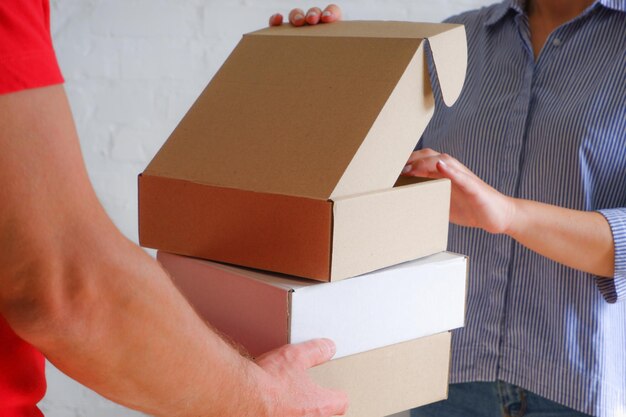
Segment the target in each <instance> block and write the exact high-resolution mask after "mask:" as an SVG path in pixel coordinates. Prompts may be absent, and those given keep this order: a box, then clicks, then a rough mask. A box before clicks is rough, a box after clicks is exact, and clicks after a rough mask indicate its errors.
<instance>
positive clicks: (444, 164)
mask: <svg viewBox="0 0 626 417" xmlns="http://www.w3.org/2000/svg"><path fill="white" fill-rule="evenodd" d="M437 163H438V164H439V165H441V166H442V167H444V168H448V164H446V163H445V162H443V161H442V160H441V159H440V160H438V161H437Z"/></svg>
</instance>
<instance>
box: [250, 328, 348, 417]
mask: <svg viewBox="0 0 626 417" xmlns="http://www.w3.org/2000/svg"><path fill="white" fill-rule="evenodd" d="M334 354H335V344H334V343H333V342H332V341H330V340H328V339H317V340H311V341H309V342H305V343H300V344H296V345H285V346H283V347H280V348H278V349H276V350H273V351H271V352H268V353H266V354H264V355H262V356H261V357H259V358H257V359H256V363H257V365H259V366H260V367H261V369H262V370H263V371H264V372H265V376H264V377H267V382H266V383H264V384H263V383H261V384H260V386H263V387H264V389H265V390H266V391H265V394H267V395H269V396H270V410H269V414H268V415H269V416H272V417H279V416H280V417H283V416H284V417H328V416H338V415H344V414H345V412H346V409H347V407H348V400H347V396H346V395H345V394H344V393H340V392H335V391H331V390H327V389H324V388H320V387H319V386H318V385H316V384H315V383H314V382H313V381H312V380H311V379H310V378H309V376H308V375H307V370H308V369H309V368H311V367H313V366H317V365H320V364H322V363H324V362H326V361H328V360H330V359H331V358H332V357H333V355H334ZM272 403H273V404H272Z"/></svg>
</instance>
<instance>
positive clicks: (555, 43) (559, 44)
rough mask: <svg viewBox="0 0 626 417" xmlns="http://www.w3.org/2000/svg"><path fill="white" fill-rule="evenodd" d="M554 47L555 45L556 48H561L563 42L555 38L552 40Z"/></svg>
mask: <svg viewBox="0 0 626 417" xmlns="http://www.w3.org/2000/svg"><path fill="white" fill-rule="evenodd" d="M552 45H554V46H561V40H560V39H559V38H554V39H553V40H552Z"/></svg>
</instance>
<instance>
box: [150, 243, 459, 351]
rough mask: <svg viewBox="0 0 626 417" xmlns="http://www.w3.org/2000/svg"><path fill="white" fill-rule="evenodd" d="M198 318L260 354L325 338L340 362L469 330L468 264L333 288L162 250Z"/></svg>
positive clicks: (450, 259)
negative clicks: (466, 319)
mask: <svg viewBox="0 0 626 417" xmlns="http://www.w3.org/2000/svg"><path fill="white" fill-rule="evenodd" d="M158 260H159V261H160V262H161V264H162V265H163V266H164V267H165V269H166V270H168V271H169V273H170V274H171V275H172V278H173V280H174V281H175V283H176V285H177V286H178V288H179V289H180V290H181V291H182V293H183V294H184V295H185V297H187V299H188V300H189V301H190V303H191V304H192V305H193V306H194V307H195V308H196V310H197V311H198V312H199V314H200V315H201V316H202V317H204V318H205V319H207V320H208V321H209V322H210V323H211V324H212V325H213V326H214V327H215V328H217V329H218V330H219V331H221V332H223V333H224V334H226V335H227V336H228V337H230V338H232V339H233V341H234V342H236V343H238V344H240V345H242V346H243V347H244V348H245V349H246V350H247V351H248V352H249V353H250V354H251V355H252V356H257V355H259V354H261V353H264V352H267V351H269V350H271V349H274V348H277V347H279V346H282V345H284V344H286V343H298V342H303V341H307V340H310V339H314V338H319V337H327V338H329V339H332V340H333V341H334V342H335V344H336V345H337V354H336V356H335V357H336V358H341V357H344V356H349V355H354V354H356V353H360V352H365V351H369V350H372V349H377V348H380V347H384V346H388V345H392V344H396V343H400V342H404V341H408V340H412V339H416V338H420V337H424V336H429V335H433V334H436V333H440V332H445V331H448V330H451V329H454V328H457V327H461V326H463V323H464V313H465V289H466V276H467V264H468V260H467V258H466V257H465V256H462V255H457V254H453V253H449V252H442V253H438V254H435V255H431V256H428V257H425V258H421V259H418V260H415V261H411V262H405V263H402V264H399V265H395V266H392V267H388V268H385V269H381V270H378V271H374V272H371V273H368V274H365V275H361V276H359V277H355V278H351V279H347V280H343V281H338V282H330V283H322V282H315V281H311V280H304V279H294V278H293V277H286V276H284V275H278V274H273V273H266V272H260V271H256V270H250V269H245V268H239V267H234V266H228V265H224V264H219V263H215V262H210V261H205V260H200V259H195V258H188V257H183V256H179V255H172V254H168V253H165V252H159V253H158Z"/></svg>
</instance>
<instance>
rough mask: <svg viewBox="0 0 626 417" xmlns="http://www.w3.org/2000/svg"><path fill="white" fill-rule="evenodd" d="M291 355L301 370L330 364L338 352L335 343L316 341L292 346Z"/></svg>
mask: <svg viewBox="0 0 626 417" xmlns="http://www.w3.org/2000/svg"><path fill="white" fill-rule="evenodd" d="M290 349H293V352H291V355H293V357H294V360H296V361H297V362H298V363H299V364H300V366H301V369H309V368H312V367H314V366H317V365H321V364H323V363H324V362H328V361H329V360H330V359H331V358H332V357H333V356H334V355H335V352H336V348H335V343H333V341H332V340H330V339H314V340H309V341H308V342H303V343H298V344H295V345H291V346H290Z"/></svg>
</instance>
